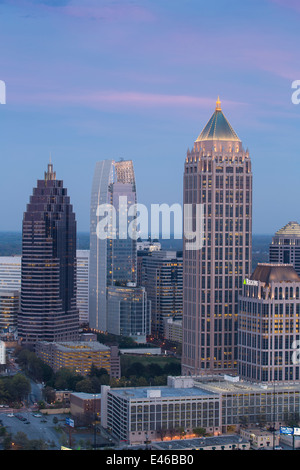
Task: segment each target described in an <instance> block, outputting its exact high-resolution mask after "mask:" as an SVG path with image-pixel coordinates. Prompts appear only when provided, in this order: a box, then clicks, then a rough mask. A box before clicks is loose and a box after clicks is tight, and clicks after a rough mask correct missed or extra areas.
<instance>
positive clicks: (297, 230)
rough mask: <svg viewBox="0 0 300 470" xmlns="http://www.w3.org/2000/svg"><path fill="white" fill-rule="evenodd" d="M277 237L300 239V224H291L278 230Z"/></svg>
mask: <svg viewBox="0 0 300 470" xmlns="http://www.w3.org/2000/svg"><path fill="white" fill-rule="evenodd" d="M275 236H285V237H291V236H292V237H300V225H299V224H298V222H289V223H288V224H286V225H285V226H284V227H282V228H281V229H280V230H278V231H277V232H276V234H275Z"/></svg>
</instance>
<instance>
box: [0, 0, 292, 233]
mask: <svg viewBox="0 0 300 470" xmlns="http://www.w3.org/2000/svg"><path fill="white" fill-rule="evenodd" d="M230 6H232V8H230V7H228V2H225V1H221V0H219V1H216V2H214V4H212V5H209V4H207V3H205V4H203V3H202V4H201V3H200V2H197V1H195V0H191V1H189V2H179V1H172V2H170V1H165V2H159V1H154V2H150V1H146V0H145V1H135V2H118V1H116V2H108V1H103V2H101V3H100V5H99V2H96V1H94V0H88V1H86V2H84V3H83V2H82V1H79V0H70V1H68V0H64V1H55V2H54V1H53V2H50V1H46V0H45V1H33V0H28V1H27V2H26V4H24V2H21V1H19V0H15V1H9V0H3V1H2V2H0V13H1V16H0V18H1V19H0V23H1V33H0V37H1V41H2V44H5V47H4V48H3V50H2V58H1V68H0V80H3V81H4V82H5V84H6V91H7V97H6V104H5V105H2V104H1V105H0V123H1V129H2V130H1V135H2V138H1V143H0V151H1V154H2V156H3V158H2V171H3V173H4V174H5V175H6V177H5V179H4V181H3V182H2V185H1V190H0V191H1V193H0V194H1V198H2V200H4V198H5V195H6V194H7V193H8V191H9V188H10V187H11V186H12V185H14V186H15V191H14V198H12V199H11V201H10V204H9V205H2V207H1V212H0V220H1V222H0V230H1V231H3V230H16V231H20V230H21V223H22V214H23V212H24V210H25V207H24V200H26V197H27V195H28V194H29V193H30V191H31V188H32V186H33V184H34V183H35V177H34V176H32V175H36V174H39V173H41V171H43V169H44V168H45V166H46V164H47V162H48V161H49V156H50V155H51V156H52V161H53V163H54V165H55V168H56V170H57V172H58V173H59V174H60V175H61V176H62V178H63V179H64V181H65V184H66V186H67V187H68V189H69V193H70V197H71V199H72V201H73V206H74V211H75V213H76V216H77V220H78V231H79V232H81V231H86V232H88V229H89V202H90V201H89V199H90V187H91V183H92V178H93V170H94V166H95V163H96V162H97V161H101V160H103V159H106V158H107V159H113V160H118V159H119V158H124V159H125V160H132V161H133V163H134V166H135V173H136V181H137V191H138V193H139V202H140V203H142V204H145V205H150V204H152V203H167V204H170V205H171V204H173V203H179V204H181V203H182V187H183V166H184V158H185V155H186V150H187V147H191V146H192V145H193V142H194V141H195V139H196V138H197V135H198V131H199V129H200V128H202V127H203V125H204V124H205V122H206V119H207V115H208V114H209V113H210V112H211V110H212V109H213V108H214V105H215V101H216V99H217V97H218V95H219V96H220V99H221V102H222V108H223V109H224V112H225V114H226V116H227V117H228V119H229V121H230V122H231V124H232V126H233V128H235V129H236V128H238V129H239V137H240V138H241V140H242V141H243V142H247V145H248V146H249V150H250V153H251V156H252V163H253V173H254V175H255V178H254V186H253V233H254V234H264V233H267V234H273V233H275V232H276V231H277V230H278V229H279V228H280V227H283V226H284V225H286V224H287V223H288V222H289V221H290V220H299V217H298V207H297V200H298V198H299V191H300V190H299V186H298V184H297V174H298V169H299V163H298V160H299V159H298V151H299V150H298V142H297V125H298V122H299V117H300V114H299V112H300V106H298V107H297V105H295V104H293V103H292V100H291V97H292V93H293V90H292V82H293V81H294V80H297V79H300V70H299V65H298V64H299V60H298V51H297V47H296V43H297V38H298V37H299V31H298V22H299V18H300V16H299V15H300V11H299V6H298V3H297V2H295V1H292V0H289V1H285V2H283V1H281V0H264V1H251V2H249V1H248V2H242V3H241V4H238V3H237V2H232V4H231V5H230ZM199 25H200V27H199ZM53 32H55V34H53ZM298 72H299V73H298ZM170 169H171V171H170ZM267 175H268V177H267ZM153 180H154V181H156V185H155V187H153V184H152V181H153ZM79 185H80V187H82V188H83V189H82V190H81V191H78V190H77V188H78V186H79ZM278 188H279V190H278ZM283 196H284V197H283Z"/></svg>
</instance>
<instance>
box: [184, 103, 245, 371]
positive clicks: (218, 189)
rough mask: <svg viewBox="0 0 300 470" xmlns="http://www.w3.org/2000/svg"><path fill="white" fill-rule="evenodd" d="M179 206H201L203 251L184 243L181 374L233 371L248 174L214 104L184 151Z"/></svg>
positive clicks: (218, 106) (239, 148)
mask: <svg viewBox="0 0 300 470" xmlns="http://www.w3.org/2000/svg"><path fill="white" fill-rule="evenodd" d="M183 202H184V207H186V205H187V204H189V205H192V207H194V206H196V205H197V204H198V205H199V204H203V206H202V208H203V214H204V222H203V242H204V246H203V248H201V249H197V250H193V249H192V250H191V249H188V248H189V247H188V246H187V240H186V239H185V240H184V250H183V291H184V294H183V296H184V299H183V350H182V373H183V374H187V375H189V374H191V375H199V374H202V373H211V372H225V371H226V372H227V373H233V372H235V371H236V368H237V315H238V296H239V294H240V293H241V291H242V285H243V281H244V279H245V278H246V277H249V276H250V274H251V256H252V173H251V161H250V158H249V152H248V150H244V148H243V145H242V142H241V140H240V139H239V137H238V136H237V134H236V133H235V131H234V130H233V128H232V127H231V125H230V124H229V122H228V121H227V119H226V117H225V116H224V114H223V112H222V109H221V103H220V100H219V99H218V101H217V103H216V109H215V111H214V113H213V115H212V116H211V118H210V120H209V121H208V123H207V124H206V126H205V127H204V129H203V131H202V132H201V134H200V135H199V137H198V138H197V139H196V141H195V143H194V147H193V149H192V150H191V151H190V150H188V152H187V156H186V161H185V169H184V185H183ZM184 210H185V209H184ZM194 224H196V221H195V220H194Z"/></svg>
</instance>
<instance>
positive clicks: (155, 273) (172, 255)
mask: <svg viewBox="0 0 300 470" xmlns="http://www.w3.org/2000/svg"><path fill="white" fill-rule="evenodd" d="M182 273H183V267H182V254H181V253H178V252H176V251H163V250H159V251H153V252H151V254H149V256H144V257H143V261H142V285H143V286H144V287H145V289H146V291H147V295H148V299H149V300H150V301H151V334H153V335H156V336H161V337H166V320H167V319H170V318H172V319H176V320H181V319H182V308H183V281H182V275H183V274H182Z"/></svg>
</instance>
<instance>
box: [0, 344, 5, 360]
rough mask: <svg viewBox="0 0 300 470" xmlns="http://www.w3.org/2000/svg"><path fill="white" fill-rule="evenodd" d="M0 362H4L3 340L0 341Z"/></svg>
mask: <svg viewBox="0 0 300 470" xmlns="http://www.w3.org/2000/svg"><path fill="white" fill-rule="evenodd" d="M0 364H1V365H3V364H6V346H5V342H4V341H0Z"/></svg>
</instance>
